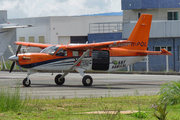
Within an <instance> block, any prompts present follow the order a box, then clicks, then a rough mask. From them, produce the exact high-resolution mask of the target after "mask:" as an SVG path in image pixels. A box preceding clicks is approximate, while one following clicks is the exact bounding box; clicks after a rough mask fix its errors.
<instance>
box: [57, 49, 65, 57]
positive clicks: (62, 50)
mask: <svg viewBox="0 0 180 120" xmlns="http://www.w3.org/2000/svg"><path fill="white" fill-rule="evenodd" d="M56 56H67V51H66V50H64V49H59V51H58V52H57V53H56Z"/></svg>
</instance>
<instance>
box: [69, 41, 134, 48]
mask: <svg viewBox="0 0 180 120" xmlns="http://www.w3.org/2000/svg"><path fill="white" fill-rule="evenodd" d="M131 44H135V43H134V42H130V41H128V40H120V41H111V42H101V43H91V44H81V45H78V44H76V45H67V47H66V48H67V49H72V50H87V49H98V48H111V47H122V46H127V45H131Z"/></svg>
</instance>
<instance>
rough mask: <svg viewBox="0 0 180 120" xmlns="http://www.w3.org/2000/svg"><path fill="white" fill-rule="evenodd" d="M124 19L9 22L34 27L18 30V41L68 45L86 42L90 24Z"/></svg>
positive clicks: (108, 17)
mask: <svg viewBox="0 0 180 120" xmlns="http://www.w3.org/2000/svg"><path fill="white" fill-rule="evenodd" d="M122 19H123V16H56V17H55V16H54V17H36V18H22V19H9V20H8V21H9V22H12V23H19V24H20V25H21V24H23V25H25V24H30V25H33V26H34V27H31V28H26V29H22V28H19V29H17V41H25V42H35V43H46V44H67V43H68V42H69V41H70V39H71V40H72V41H73V42H75V43H77V42H86V41H87V35H88V33H89V24H90V23H100V22H117V21H122ZM78 40H80V41H78ZM72 41H71V42H72Z"/></svg>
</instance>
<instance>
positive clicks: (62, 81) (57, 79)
mask: <svg viewBox="0 0 180 120" xmlns="http://www.w3.org/2000/svg"><path fill="white" fill-rule="evenodd" d="M61 76H62V75H61V74H58V75H56V77H55V79H54V81H55V83H56V84H57V85H63V84H64V82H65V78H61ZM60 78H61V79H60Z"/></svg>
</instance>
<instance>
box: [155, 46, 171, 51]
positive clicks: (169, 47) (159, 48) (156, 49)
mask: <svg viewBox="0 0 180 120" xmlns="http://www.w3.org/2000/svg"><path fill="white" fill-rule="evenodd" d="M161 49H166V50H167V51H169V52H171V51H172V50H171V46H155V47H154V51H161Z"/></svg>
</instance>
